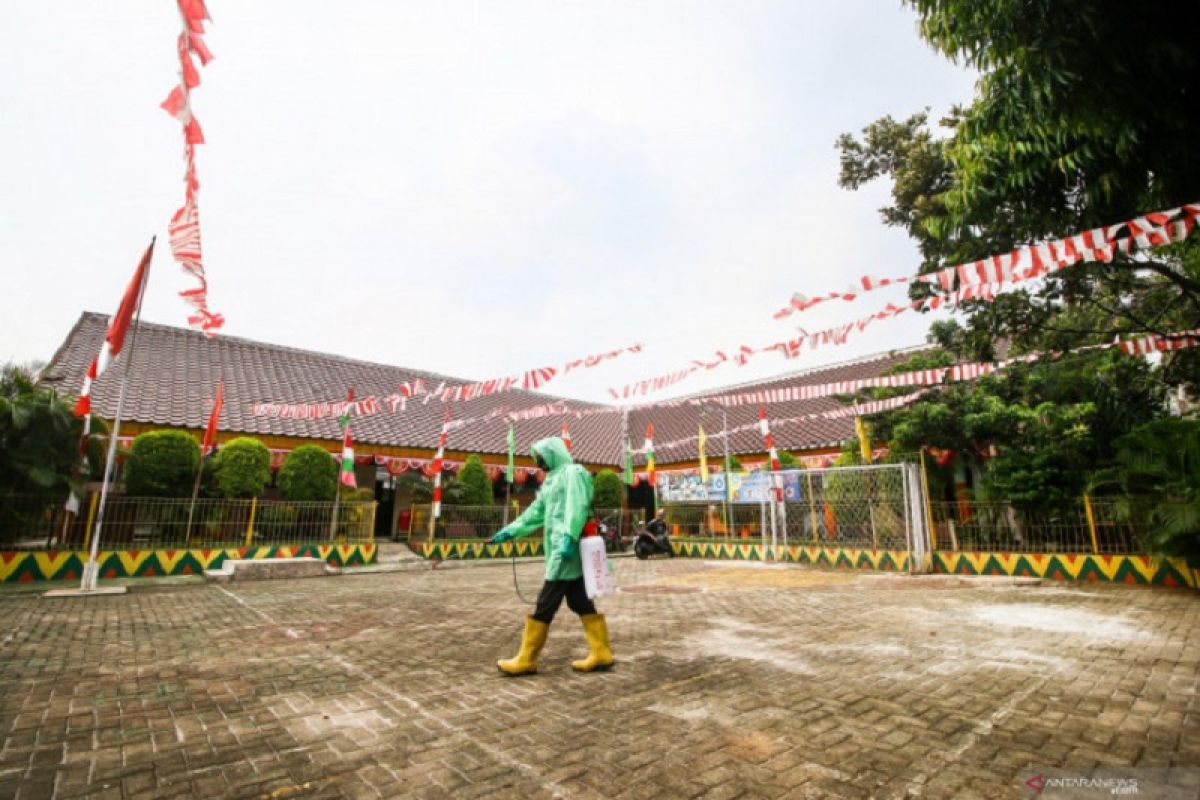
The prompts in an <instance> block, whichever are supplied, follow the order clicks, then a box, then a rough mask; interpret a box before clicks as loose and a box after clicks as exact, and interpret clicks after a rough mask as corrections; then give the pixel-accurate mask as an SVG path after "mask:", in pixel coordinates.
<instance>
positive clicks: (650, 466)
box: [646, 422, 654, 491]
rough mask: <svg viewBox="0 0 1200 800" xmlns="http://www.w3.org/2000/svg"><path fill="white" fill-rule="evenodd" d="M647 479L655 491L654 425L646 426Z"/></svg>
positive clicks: (651, 488)
mask: <svg viewBox="0 0 1200 800" xmlns="http://www.w3.org/2000/svg"><path fill="white" fill-rule="evenodd" d="M646 478H647V479H648V480H649V481H650V490H651V491H653V490H654V423H653V422H651V423H650V424H649V425H647V426H646Z"/></svg>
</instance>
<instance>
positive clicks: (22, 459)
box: [0, 364, 82, 498]
mask: <svg viewBox="0 0 1200 800" xmlns="http://www.w3.org/2000/svg"><path fill="white" fill-rule="evenodd" d="M81 431H82V428H81V424H80V422H79V420H77V419H75V418H74V417H73V416H72V414H71V407H70V405H68V404H67V403H66V402H64V401H63V400H61V399H60V398H59V397H58V394H57V393H56V392H55V391H54V390H53V389H49V388H42V387H39V386H37V385H35V383H34V380H33V376H32V375H31V374H30V372H29V370H28V369H26V368H22V367H18V366H14V365H12V364H9V365H6V366H5V367H3V369H2V370H0V491H4V492H7V493H28V492H54V491H61V492H63V496H64V498H65V496H66V494H65V492H66V488H67V485H68V483H69V481H70V479H71V474H72V472H73V471H74V469H75V467H76V465H77V464H78V463H79V436H80V433H81Z"/></svg>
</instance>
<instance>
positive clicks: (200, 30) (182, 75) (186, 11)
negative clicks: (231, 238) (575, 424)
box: [160, 0, 225, 336]
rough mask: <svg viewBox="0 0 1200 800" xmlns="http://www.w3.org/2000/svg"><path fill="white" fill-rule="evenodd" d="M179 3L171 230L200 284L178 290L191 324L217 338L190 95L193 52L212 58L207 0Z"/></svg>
mask: <svg viewBox="0 0 1200 800" xmlns="http://www.w3.org/2000/svg"><path fill="white" fill-rule="evenodd" d="M177 4H178V6H179V14H180V16H181V17H182V18H183V31H182V32H181V33H180V34H179V39H178V40H177V48H176V49H177V52H178V55H179V84H178V85H177V86H175V87H174V88H172V89H171V92H170V94H168V95H167V99H166V100H164V101H163V102H162V103H161V104H160V105H161V106H162V109H163V110H164V111H166V112H167V113H168V114H170V115H171V116H172V117H174V118H175V119H176V120H177V121H178V122H179V123H180V124H181V125H182V126H183V148H184V151H183V152H184V165H185V166H184V202H183V206H182V207H180V208H179V210H177V211H176V212H175V214H174V215H173V216H172V217H171V221H170V223H169V224H168V225H167V233H168V234H169V236H170V241H171V253H172V255H173V257H174V258H175V261H177V262H178V263H179V266H180V267H181V268H182V269H183V271H184V272H186V273H187V274H188V275H190V276H191V277H193V278H194V279H195V280H196V284H197V285H196V286H195V287H193V288H190V289H184V290H183V291H181V292H180V293H179V296H180V297H182V298H183V299H184V302H186V303H187V304H188V305H190V306H191V307H192V310H193V313H192V314H190V315H189V316H188V324H189V325H191V326H192V327H194V328H198V329H199V330H201V331H203V332H204V333H205V335H206V336H213V335H215V334H216V331H217V330H218V329H220V328H221V327H222V326H223V325H224V324H225V318H224V317H223V316H221V315H220V314H217V313H215V312H213V311H212V310H211V309H210V308H209V307H208V279H207V277H206V276H205V273H204V259H203V256H202V254H201V248H200V207H199V205H198V202H197V194H198V193H199V190H200V181H199V179H198V178H197V177H196V145H200V144H204V133H203V131H202V130H201V129H200V122H199V121H198V120H197V119H196V116H195V114H193V113H192V99H191V92H192V89H195V88H196V87H197V86H199V85H200V72H199V70H197V69H196V64H195V62H193V61H192V56H193V55H195V56H196V57H197V58H199V59H200V63H201V64H204V65H207V64H208V62H209V61H210V60H212V53H211V52H210V51H209V49H208V47H207V45H205V43H204V21H205V20H211V18H210V17H209V16H208V9H207V8H206V7H205V5H204V0H177Z"/></svg>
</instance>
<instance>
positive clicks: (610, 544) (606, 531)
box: [598, 517, 629, 553]
mask: <svg viewBox="0 0 1200 800" xmlns="http://www.w3.org/2000/svg"><path fill="white" fill-rule="evenodd" d="M598 534H599V535H600V536H602V537H604V550H605V552H608V553H624V552H625V548H626V547H628V546H629V545H628V543H627V542H626V541H625V540H624V539H622V538H621V532H620V530H619V528H618V527H617V525H616V523H615V522H614V521H613V518H612V517H608V518H607V519H602V520H600V522H599V525H598Z"/></svg>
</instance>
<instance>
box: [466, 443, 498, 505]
mask: <svg viewBox="0 0 1200 800" xmlns="http://www.w3.org/2000/svg"><path fill="white" fill-rule="evenodd" d="M458 482H459V483H460V484H462V487H463V492H462V498H463V499H462V501H463V505H468V506H490V505H491V504H492V501H493V500H494V498H495V495H494V494H493V492H492V479H491V478H489V477H488V474H487V470H485V469H484V468H483V461H482V460H481V459H480V458H479V456H477V455H469V456H467V462H466V463H465V464H463V466H462V469H460V470H459V471H458Z"/></svg>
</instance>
